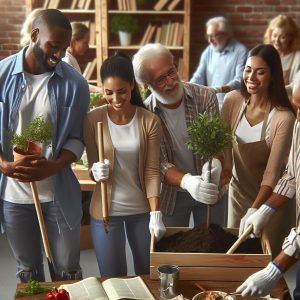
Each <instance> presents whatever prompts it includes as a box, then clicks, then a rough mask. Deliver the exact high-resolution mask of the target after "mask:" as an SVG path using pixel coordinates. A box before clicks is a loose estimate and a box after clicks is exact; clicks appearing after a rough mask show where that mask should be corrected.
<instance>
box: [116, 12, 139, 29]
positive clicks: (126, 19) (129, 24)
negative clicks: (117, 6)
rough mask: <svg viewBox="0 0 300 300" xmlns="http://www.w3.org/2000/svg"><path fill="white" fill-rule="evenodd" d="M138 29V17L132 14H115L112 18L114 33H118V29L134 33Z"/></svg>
mask: <svg viewBox="0 0 300 300" xmlns="http://www.w3.org/2000/svg"><path fill="white" fill-rule="evenodd" d="M137 29H138V22H137V19H136V18H134V17H133V16H132V15H126V14H124V15H123V14H122V15H114V16H113V17H112V19H111V31H112V32H114V33H117V32H118V31H124V32H128V33H134V32H136V31H137Z"/></svg>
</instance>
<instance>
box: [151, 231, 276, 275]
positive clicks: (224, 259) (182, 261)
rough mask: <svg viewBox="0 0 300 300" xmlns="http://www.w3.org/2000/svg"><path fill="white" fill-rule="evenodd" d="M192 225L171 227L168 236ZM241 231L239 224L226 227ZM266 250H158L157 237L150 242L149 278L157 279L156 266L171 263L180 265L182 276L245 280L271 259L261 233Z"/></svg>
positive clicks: (267, 244)
mask: <svg viewBox="0 0 300 300" xmlns="http://www.w3.org/2000/svg"><path fill="white" fill-rule="evenodd" d="M190 229H191V228H186V227H184V228H179V227H168V228H167V231H166V233H165V236H169V235H171V234H174V233H177V232H179V231H188V230H190ZM225 230H226V231H228V232H231V233H233V234H236V235H237V234H238V229H236V228H225ZM261 245H262V249H263V252H264V253H263V254H225V253H175V252H155V244H154V237H153V236H152V237H151V246H150V278H151V279H158V276H157V267H158V266H160V265H165V264H167V265H168V264H170V265H178V266H179V267H180V279H181V280H214V281H224V280H226V281H243V280H245V279H246V278H247V277H248V276H249V275H251V274H253V273H255V272H257V271H259V270H261V269H263V268H264V267H265V266H266V265H267V264H268V263H269V262H270V261H271V259H272V255H271V249H270V244H269V241H268V239H267V236H266V235H265V234H262V237H261Z"/></svg>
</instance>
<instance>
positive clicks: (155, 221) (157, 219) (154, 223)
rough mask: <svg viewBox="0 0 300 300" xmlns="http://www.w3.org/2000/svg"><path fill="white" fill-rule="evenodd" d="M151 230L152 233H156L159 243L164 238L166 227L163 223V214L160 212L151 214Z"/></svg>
mask: <svg viewBox="0 0 300 300" xmlns="http://www.w3.org/2000/svg"><path fill="white" fill-rule="evenodd" d="M149 230H150V233H151V232H152V231H153V232H154V236H155V241H156V242H158V241H159V240H160V239H161V238H162V237H163V236H164V234H165V232H166V227H165V225H164V223H163V221H162V213H161V212H160V211H151V212H150V223H149Z"/></svg>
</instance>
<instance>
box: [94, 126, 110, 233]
mask: <svg viewBox="0 0 300 300" xmlns="http://www.w3.org/2000/svg"><path fill="white" fill-rule="evenodd" d="M97 131H98V147H99V161H100V162H102V163H103V162H104V144H103V123H102V122H98V123H97ZM100 187H101V199H102V217H103V225H104V229H105V232H106V233H108V227H109V222H108V204H107V190H106V182H100Z"/></svg>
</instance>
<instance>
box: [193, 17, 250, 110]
mask: <svg viewBox="0 0 300 300" xmlns="http://www.w3.org/2000/svg"><path fill="white" fill-rule="evenodd" d="M206 38H207V41H208V43H209V45H208V46H207V47H206V48H205V50H204V51H203V53H202V55H201V57H200V62H199V65H198V68H197V70H196V71H195V73H194V74H193V77H192V79H191V80H190V82H192V83H198V84H202V85H206V86H208V87H211V88H213V89H214V91H215V92H216V93H217V98H218V102H219V106H220V108H221V106H222V104H223V99H224V96H225V93H227V92H229V91H232V90H236V89H239V88H240V82H241V79H242V74H243V70H244V66H245V62H246V58H247V53H248V49H247V48H246V47H245V46H244V45H243V44H241V43H240V42H238V41H237V40H236V39H234V38H233V36H232V30H231V27H230V24H229V22H228V20H227V19H226V18H225V17H222V16H220V17H214V18H211V19H209V20H208V21H207V22H206Z"/></svg>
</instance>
